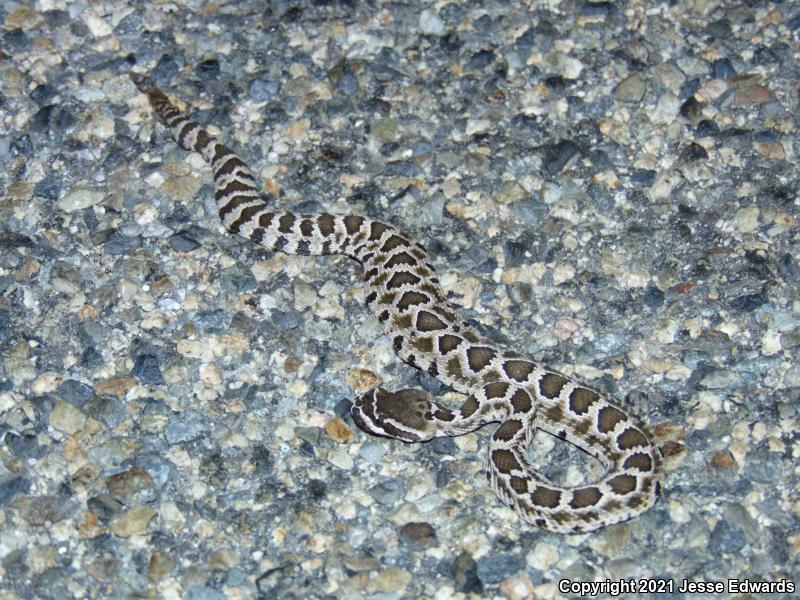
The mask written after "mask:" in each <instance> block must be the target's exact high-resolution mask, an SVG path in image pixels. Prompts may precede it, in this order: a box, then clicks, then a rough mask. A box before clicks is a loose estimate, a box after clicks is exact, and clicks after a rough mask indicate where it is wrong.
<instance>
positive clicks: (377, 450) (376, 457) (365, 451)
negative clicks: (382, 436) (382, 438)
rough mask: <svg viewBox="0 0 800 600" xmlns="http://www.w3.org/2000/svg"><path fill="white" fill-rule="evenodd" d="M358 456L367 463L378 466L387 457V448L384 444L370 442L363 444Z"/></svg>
mask: <svg viewBox="0 0 800 600" xmlns="http://www.w3.org/2000/svg"><path fill="white" fill-rule="evenodd" d="M358 454H359V455H360V456H361V458H363V459H364V460H366V461H367V462H369V463H372V464H373V465H377V464H379V463H380V462H381V459H382V458H383V457H384V456H385V455H386V447H385V446H384V445H383V442H379V441H377V440H369V441H366V442H364V443H363V444H361V448H359V450H358Z"/></svg>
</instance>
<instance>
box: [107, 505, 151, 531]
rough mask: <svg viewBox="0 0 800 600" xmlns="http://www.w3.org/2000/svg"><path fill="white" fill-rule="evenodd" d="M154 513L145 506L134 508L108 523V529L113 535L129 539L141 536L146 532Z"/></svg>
mask: <svg viewBox="0 0 800 600" xmlns="http://www.w3.org/2000/svg"><path fill="white" fill-rule="evenodd" d="M155 514H156V511H155V510H153V509H152V508H149V507H147V506H135V507H133V508H131V509H130V510H129V511H127V512H125V513H124V514H121V515H119V516H117V517H115V518H114V519H112V520H111V522H110V523H109V529H111V531H112V532H113V533H114V535H116V536H118V537H122V538H129V537H132V536H134V535H141V534H143V533H145V532H146V531H147V526H148V525H149V523H150V521H151V520H152V519H153V517H154V516H155Z"/></svg>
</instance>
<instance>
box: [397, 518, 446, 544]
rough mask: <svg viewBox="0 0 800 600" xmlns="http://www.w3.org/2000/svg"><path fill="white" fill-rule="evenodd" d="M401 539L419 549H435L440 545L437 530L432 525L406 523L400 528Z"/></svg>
mask: <svg viewBox="0 0 800 600" xmlns="http://www.w3.org/2000/svg"><path fill="white" fill-rule="evenodd" d="M400 538H401V539H403V540H405V541H407V542H409V543H410V544H411V545H412V546H414V547H417V548H433V547H435V546H436V545H437V544H438V542H437V540H436V530H435V529H434V528H433V526H432V525H431V524H430V523H406V524H405V525H403V526H402V527H401V528H400Z"/></svg>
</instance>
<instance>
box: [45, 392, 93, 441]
mask: <svg viewBox="0 0 800 600" xmlns="http://www.w3.org/2000/svg"><path fill="white" fill-rule="evenodd" d="M50 425H51V426H52V427H53V428H55V429H57V430H59V431H62V432H64V433H69V434H72V433H76V432H77V431H80V430H81V429H83V427H84V425H86V415H85V414H84V413H83V412H82V411H81V410H80V409H79V408H77V407H75V406H73V405H72V404H69V403H67V402H64V401H63V400H60V399H59V400H57V401H56V403H55V406H53V410H52V411H50Z"/></svg>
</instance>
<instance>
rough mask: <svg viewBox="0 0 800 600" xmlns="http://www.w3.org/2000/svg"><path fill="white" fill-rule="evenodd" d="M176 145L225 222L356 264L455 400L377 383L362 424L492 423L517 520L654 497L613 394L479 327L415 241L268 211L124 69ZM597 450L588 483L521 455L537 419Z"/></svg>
mask: <svg viewBox="0 0 800 600" xmlns="http://www.w3.org/2000/svg"><path fill="white" fill-rule="evenodd" d="M130 77H131V79H132V81H133V82H134V84H135V85H136V87H138V88H139V90H140V91H142V92H143V93H144V94H145V95H146V96H147V97H148V99H149V101H150V105H151V107H152V109H153V111H154V113H155V115H156V117H157V118H158V120H159V121H161V122H162V123H163V124H164V125H165V126H166V127H167V128H168V129H169V131H170V132H171V134H172V137H173V138H174V139H175V141H176V142H177V143H178V145H179V146H180V147H181V148H184V149H186V150H190V151H195V152H199V153H200V154H201V155H202V156H203V157H204V158H205V160H206V161H208V163H209V164H210V165H211V169H212V171H213V176H214V187H215V198H216V206H217V209H218V211H219V218H220V220H221V221H222V223H223V224H224V226H225V228H226V229H227V230H228V231H229V232H231V233H234V234H237V235H240V236H243V237H245V238H249V239H250V240H252V241H254V242H255V243H257V244H261V245H262V246H265V247H267V248H269V249H270V250H274V251H280V252H284V253H287V254H301V255H322V254H344V255H346V256H349V257H351V258H353V259H355V260H357V261H358V262H359V263H361V265H362V267H363V278H364V281H365V283H366V302H367V306H368V307H369V308H370V309H371V310H372V312H373V313H375V315H376V316H377V318H378V320H379V321H380V323H381V324H382V326H383V328H384V330H385V332H386V335H387V336H388V337H389V339H390V340H391V342H392V345H393V347H394V350H395V352H396V353H397V355H398V356H399V357H400V358H401V359H402V360H404V361H405V362H407V363H409V364H411V365H413V366H415V367H417V368H419V369H422V370H424V371H427V372H428V373H429V374H430V375H432V376H433V377H435V378H437V379H439V380H440V381H442V382H444V383H445V384H447V385H449V386H451V387H452V388H454V389H455V390H457V391H459V392H462V393H465V394H469V396H468V398H467V399H466V401H464V403H463V404H462V405H461V407H460V409H459V410H452V409H450V408H448V407H447V406H445V405H443V404H441V403H438V402H436V401H434V400H433V399H432V398H430V396H429V395H428V394H426V393H424V392H422V391H420V390H413V389H406V390H400V391H397V392H389V391H386V390H384V389H382V388H376V389H374V390H372V391H370V392H367V393H366V394H364V395H363V396H361V397H360V398H358V399H357V400H355V402H354V403H353V406H352V409H351V412H352V416H353V420H354V421H355V423H356V424H357V425H358V426H359V427H360V428H361V429H363V430H364V431H366V432H368V433H371V434H374V435H379V436H384V437H388V438H394V439H398V440H402V441H404V442H421V441H425V440H430V439H432V438H434V437H437V436H455V435H461V434H464V433H468V432H470V431H473V430H475V429H477V428H479V427H481V426H483V425H485V424H487V423H491V422H500V426H499V427H498V428H497V429H496V430H495V431H494V434H493V435H492V438H491V441H490V443H489V452H488V455H489V456H488V477H489V480H490V482H491V486H492V488H493V489H494V491H495V492H496V493H497V495H498V496H499V497H500V498H501V499H502V500H503V501H504V502H506V503H507V504H508V505H510V506H511V507H512V508H514V509H515V510H516V511H517V512H518V514H519V515H520V516H521V517H522V518H523V519H524V520H526V521H528V522H530V523H532V524H534V525H535V526H537V527H541V528H543V529H546V530H549V531H554V532H558V533H578V532H588V531H592V530H594V529H598V528H600V527H605V526H607V525H610V524H612V523H617V522H620V521H624V520H626V519H630V518H631V517H634V516H636V515H638V514H640V513H642V512H644V511H646V510H647V509H649V508H650V507H651V506H652V505H653V504H654V503H655V502H656V500H657V498H658V496H659V495H660V491H661V477H662V475H661V467H662V461H661V453H660V450H659V449H658V447H657V446H656V444H655V443H654V441H653V437H652V435H651V433H650V432H649V430H648V428H647V426H646V425H645V424H644V423H643V422H642V421H641V420H640V419H639V418H638V417H637V416H636V415H634V414H632V413H631V411H630V410H629V409H628V408H627V407H625V406H624V405H623V404H621V403H620V402H619V401H617V400H615V399H614V398H612V397H610V396H609V395H607V394H605V393H603V392H601V391H598V390H595V389H592V388H590V387H588V386H586V385H585V384H583V383H580V382H579V381H576V380H574V379H572V378H570V377H567V376H565V375H562V374H560V373H558V372H556V371H553V370H552V369H549V368H547V367H546V366H543V365H541V364H539V363H537V362H535V361H533V360H531V359H529V358H525V357H522V356H520V355H519V354H517V353H515V352H512V351H510V350H506V349H504V348H500V347H498V346H497V345H495V344H493V343H490V342H488V341H486V340H484V339H482V338H481V337H479V336H478V335H477V334H476V333H475V332H474V331H473V330H472V329H471V328H470V327H469V325H468V324H467V323H465V322H464V321H463V320H462V319H460V318H459V317H458V316H457V315H456V314H455V313H454V312H453V310H452V309H451V307H450V306H449V305H448V304H447V302H446V300H445V295H444V292H443V291H442V289H441V287H440V286H439V280H438V279H437V278H436V275H435V273H434V269H433V266H432V265H431V264H430V263H429V262H428V260H427V257H426V254H425V250H424V248H423V247H422V246H421V245H420V244H418V243H416V242H413V241H412V240H411V239H410V238H409V237H408V236H407V235H405V234H404V233H402V232H401V231H400V230H398V229H397V228H395V227H394V226H392V225H390V224H388V223H384V222H382V221H378V220H375V219H371V218H369V217H364V216H359V215H353V214H348V215H332V214H326V213H322V214H297V213H293V212H288V211H281V210H278V209H277V208H275V207H274V206H273V200H274V198H273V197H271V196H269V195H265V194H262V193H260V192H259V190H258V188H257V185H256V178H255V176H254V175H253V173H252V172H251V171H250V169H249V168H248V167H247V165H246V164H245V163H244V161H243V160H242V159H241V158H239V157H238V156H237V155H236V154H235V153H234V152H233V151H232V150H231V149H230V148H228V147H227V146H225V145H223V144H222V143H220V142H219V141H218V140H217V139H216V138H214V137H213V136H211V135H210V134H209V133H208V132H207V131H206V130H205V129H203V128H202V127H201V126H200V125H198V124H197V123H195V122H193V121H191V120H189V119H188V118H187V117H186V116H185V115H184V114H183V113H182V112H181V111H180V110H179V109H178V108H176V107H175V106H174V105H173V104H172V103H171V102H170V100H169V99H168V98H167V96H166V95H165V94H164V93H163V92H162V91H161V90H160V89H159V88H158V87H156V85H155V84H154V82H153V81H152V79H151V78H149V77H147V76H145V75H140V74H136V73H133V72H131V74H130ZM537 428H539V429H543V430H544V431H546V432H548V433H550V434H552V435H555V436H558V437H559V438H561V439H565V440H566V441H568V442H570V443H572V444H574V445H575V446H577V447H578V448H580V449H582V450H584V451H585V452H587V453H589V454H590V455H592V456H594V457H595V458H597V459H598V460H599V461H600V462H601V463H602V464H603V466H604V467H605V469H606V471H605V474H604V475H603V476H602V477H601V478H600V479H599V480H598V481H595V482H593V483H591V484H587V485H581V486H577V487H562V486H559V485H555V484H554V483H552V482H550V481H549V480H547V479H546V478H545V477H543V476H542V475H541V474H539V473H538V472H537V471H536V470H535V469H534V466H533V465H532V463H531V461H530V459H529V458H528V453H527V449H528V445H529V443H530V441H531V439H532V437H533V435H534V433H535V431H536V429H537Z"/></svg>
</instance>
